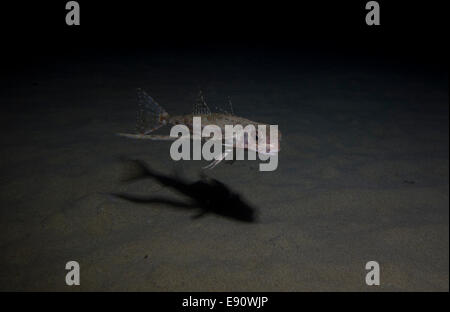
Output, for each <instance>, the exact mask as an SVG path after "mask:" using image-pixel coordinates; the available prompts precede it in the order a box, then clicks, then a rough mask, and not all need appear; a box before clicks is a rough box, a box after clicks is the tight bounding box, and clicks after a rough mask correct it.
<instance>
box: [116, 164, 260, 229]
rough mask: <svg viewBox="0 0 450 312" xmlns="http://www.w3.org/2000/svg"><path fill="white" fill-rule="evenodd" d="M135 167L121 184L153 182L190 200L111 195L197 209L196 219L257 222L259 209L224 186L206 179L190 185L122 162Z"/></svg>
mask: <svg viewBox="0 0 450 312" xmlns="http://www.w3.org/2000/svg"><path fill="white" fill-rule="evenodd" d="M122 161H124V162H127V163H128V164H129V165H131V166H132V168H131V169H132V170H130V171H131V172H133V173H132V174H131V176H130V175H129V176H128V177H127V178H124V179H122V182H132V181H137V180H143V179H153V180H155V181H157V182H158V183H159V184H161V185H162V186H165V187H168V188H171V189H173V190H175V191H177V192H178V193H180V194H182V195H185V196H186V197H187V201H180V200H173V199H170V198H168V197H159V196H145V195H134V194H126V193H112V194H111V195H113V196H116V197H119V198H122V199H125V200H128V201H131V202H135V203H140V204H152V203H156V204H165V205H168V206H171V207H175V208H181V209H188V210H197V213H196V214H195V215H194V216H193V217H192V218H194V219H196V218H199V217H202V216H205V215H207V214H215V215H218V216H221V217H226V218H230V219H233V220H236V221H241V222H247V223H252V222H256V221H257V216H256V210H255V208H253V207H251V206H250V205H249V204H247V203H246V202H245V201H244V200H243V199H242V198H241V196H240V195H239V194H238V193H236V192H234V191H232V190H231V189H230V188H229V187H227V186H226V185H225V184H224V183H222V182H220V181H218V180H216V179H212V178H209V177H206V176H202V177H201V179H200V180H198V181H196V182H188V181H185V180H184V179H182V178H180V177H177V176H175V177H173V176H169V175H164V174H161V173H158V172H156V171H154V170H152V169H151V168H150V167H149V166H148V165H147V164H146V163H145V162H144V161H142V160H138V159H122Z"/></svg>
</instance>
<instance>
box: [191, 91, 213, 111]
mask: <svg viewBox="0 0 450 312" xmlns="http://www.w3.org/2000/svg"><path fill="white" fill-rule="evenodd" d="M192 114H193V115H194V116H199V115H211V110H210V109H209V106H208V104H206V100H205V96H204V95H203V92H202V91H201V90H200V92H199V94H198V97H197V101H196V102H195V103H194V106H193V108H192Z"/></svg>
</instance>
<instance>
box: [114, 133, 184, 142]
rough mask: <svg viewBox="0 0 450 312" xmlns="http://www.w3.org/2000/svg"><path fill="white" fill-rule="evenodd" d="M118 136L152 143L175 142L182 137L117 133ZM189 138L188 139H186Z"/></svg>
mask: <svg viewBox="0 0 450 312" xmlns="http://www.w3.org/2000/svg"><path fill="white" fill-rule="evenodd" d="M117 135H118V136H122V137H126V138H129V139H138V140H152V141H175V140H177V139H179V138H180V137H171V136H170V135H158V134H139V133H138V134H135V133H117ZM186 138H188V137H186Z"/></svg>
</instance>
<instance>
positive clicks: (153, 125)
mask: <svg viewBox="0 0 450 312" xmlns="http://www.w3.org/2000/svg"><path fill="white" fill-rule="evenodd" d="M137 96H138V106H139V108H138V114H137V120H136V129H137V131H138V132H139V133H141V134H147V133H150V132H152V131H154V130H156V129H158V128H160V127H162V126H164V125H165V124H166V123H167V121H168V120H169V114H168V113H167V112H166V111H165V110H164V108H162V107H161V106H160V105H159V104H158V103H157V102H156V101H155V100H154V99H153V98H152V97H151V96H150V95H148V94H147V93H146V92H145V91H144V90H142V89H140V88H139V89H137Z"/></svg>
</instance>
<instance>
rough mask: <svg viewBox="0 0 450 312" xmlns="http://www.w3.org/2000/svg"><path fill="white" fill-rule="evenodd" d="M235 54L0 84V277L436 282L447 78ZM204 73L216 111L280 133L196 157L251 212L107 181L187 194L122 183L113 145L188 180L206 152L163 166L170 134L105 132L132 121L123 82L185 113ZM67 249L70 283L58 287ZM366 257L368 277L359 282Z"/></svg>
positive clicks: (262, 287)
mask: <svg viewBox="0 0 450 312" xmlns="http://www.w3.org/2000/svg"><path fill="white" fill-rule="evenodd" d="M247 61H248V60H241V59H239V58H236V59H232V60H229V61H223V60H222V61H220V62H215V60H214V59H205V60H202V59H197V58H192V59H191V60H190V61H184V62H182V63H180V62H178V61H177V59H176V57H175V56H174V57H173V58H170V57H167V58H162V57H159V58H156V57H154V58H145V57H143V56H141V57H137V58H136V59H132V58H130V59H124V60H116V59H114V58H105V59H104V60H102V61H99V60H94V61H90V60H86V59H80V60H74V61H73V63H72V64H68V65H67V64H66V66H60V65H58V64H53V65H48V66H45V67H44V66H42V67H39V66H36V68H33V69H30V71H29V72H27V75H19V74H18V75H17V77H12V78H11V80H10V82H9V83H8V85H7V92H2V94H1V98H0V101H1V102H2V103H4V104H5V107H4V109H3V111H2V113H1V117H0V118H1V122H2V126H3V129H4V130H3V131H2V132H1V134H0V137H1V144H2V154H1V159H0V168H1V172H2V174H1V178H0V214H1V215H0V228H1V235H0V268H1V269H0V290H2V291H4V290H31V291H65V290H68V291H69V290H70V291H73V290H81V291H112V290H117V291H374V290H382V291H448V290H449V208H448V205H449V153H448V152H449V149H448V143H449V137H448V131H449V128H448V78H447V77H448V76H446V77H444V76H439V77H437V78H435V79H434V80H433V79H429V78H428V77H427V76H425V75H424V74H422V73H420V72H419V73H414V72H411V70H410V71H405V69H404V68H402V67H395V66H393V67H392V68H391V67H389V66H388V65H386V66H384V67H383V66H372V67H371V66H367V67H365V68H360V67H358V66H354V67H346V66H339V65H336V66H332V65H330V66H324V65H320V64H321V62H319V61H317V63H313V64H308V65H301V64H300V65H298V64H297V67H292V68H291V67H289V66H278V65H277V64H270V63H269V64H266V63H264V62H263V61H261V63H258V61H255V62H256V63H255V64H256V65H254V66H247V65H246V64H247V63H246V62H247ZM246 66H247V67H246ZM198 86H202V88H203V89H204V92H205V94H206V95H207V98H208V103H209V105H210V106H211V107H212V108H214V106H216V105H218V106H221V107H222V108H223V107H224V105H225V108H226V99H227V96H231V97H232V99H233V105H234V111H235V113H236V115H239V116H243V117H246V118H249V119H252V120H256V121H261V122H265V123H272V124H278V125H279V129H280V130H281V132H282V133H283V141H282V142H281V153H280V155H279V166H278V169H277V170H275V171H273V172H260V171H258V162H256V161H236V162H235V163H234V164H232V165H230V164H220V165H218V166H217V167H216V168H214V169H213V170H208V171H206V174H207V175H208V176H211V177H214V178H216V179H218V180H220V181H221V182H223V183H225V184H226V185H228V186H229V187H230V188H231V189H232V190H235V191H236V192H238V193H239V194H240V195H241V196H242V197H243V198H244V199H245V200H246V201H248V202H249V203H250V204H252V205H253V206H255V207H256V208H257V210H258V215H259V222H257V223H250V224H249V223H241V222H238V221H234V220H231V219H227V218H223V217H220V216H216V215H206V216H204V217H203V218H199V219H192V218H191V217H192V215H193V212H192V211H183V210H179V209H174V208H172V207H168V206H166V205H163V204H158V205H157V204H152V205H150V204H149V205H139V204H136V203H132V202H127V201H125V200H121V199H117V198H114V197H113V196H110V195H108V193H111V192H114V191H123V192H134V193H139V194H155V195H158V196H168V197H173V198H182V197H180V196H179V195H177V194H176V193H175V192H173V191H171V190H169V189H167V188H164V187H161V186H159V185H158V184H157V183H155V182H153V181H147V182H136V183H125V184H124V183H120V181H119V179H120V176H121V170H122V168H121V167H122V164H121V163H120V161H119V158H120V156H129V157H137V158H140V159H143V160H145V161H146V162H147V163H148V164H149V165H150V166H151V167H152V168H153V169H155V170H157V171H159V172H162V173H164V174H173V173H174V172H178V173H180V172H181V174H182V175H183V176H184V177H186V178H187V179H189V180H191V181H195V180H196V179H198V177H199V173H200V172H201V167H203V166H205V165H206V164H207V162H206V161H184V162H181V163H177V164H175V163H174V162H173V161H172V160H171V159H170V155H169V146H170V142H147V141H133V140H129V139H125V138H122V137H118V136H115V135H114V134H115V133H116V132H126V131H133V129H134V120H135V112H136V107H137V104H136V99H135V93H134V89H135V88H137V87H142V88H144V89H145V90H147V92H148V93H149V94H151V95H152V96H153V97H154V98H155V99H156V100H157V101H158V102H159V103H160V104H161V105H162V106H163V107H164V108H165V109H166V110H167V111H168V112H169V113H171V114H182V113H190V110H191V107H192V102H193V101H194V100H195V95H196V93H197V92H198ZM164 131H167V133H168V131H169V129H168V128H165V129H161V132H159V133H164ZM70 260H76V261H78V262H79V263H80V266H81V285H80V286H79V287H77V288H73V287H72V288H70V287H68V286H66V285H65V274H66V273H67V271H66V270H65V264H66V262H68V261H70ZM371 260H375V261H378V262H379V263H380V266H381V285H380V286H378V287H369V286H367V285H366V284H365V274H366V272H367V271H366V270H365V264H366V262H368V261H371Z"/></svg>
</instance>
